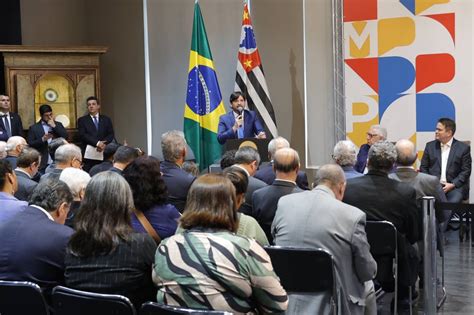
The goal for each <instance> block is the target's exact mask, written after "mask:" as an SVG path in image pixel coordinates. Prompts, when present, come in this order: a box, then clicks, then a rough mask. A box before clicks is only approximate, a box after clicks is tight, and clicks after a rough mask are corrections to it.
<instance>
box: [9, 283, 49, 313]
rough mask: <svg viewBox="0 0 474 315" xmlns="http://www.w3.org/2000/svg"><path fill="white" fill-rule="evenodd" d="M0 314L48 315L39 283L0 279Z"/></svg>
mask: <svg viewBox="0 0 474 315" xmlns="http://www.w3.org/2000/svg"><path fill="white" fill-rule="evenodd" d="M0 314H1V315H16V314H31V315H48V314H49V308H48V305H47V304H46V301H45V299H44V296H43V294H42V293H41V288H40V287H39V285H37V284H35V283H32V282H26V281H0Z"/></svg>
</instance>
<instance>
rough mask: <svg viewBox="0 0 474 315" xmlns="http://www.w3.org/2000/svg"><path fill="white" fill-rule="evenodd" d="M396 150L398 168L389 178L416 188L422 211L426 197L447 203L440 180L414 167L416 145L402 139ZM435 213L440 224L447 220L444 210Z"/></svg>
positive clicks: (418, 202)
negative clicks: (422, 203) (422, 201)
mask: <svg viewBox="0 0 474 315" xmlns="http://www.w3.org/2000/svg"><path fill="white" fill-rule="evenodd" d="M395 148H396V149H397V168H396V170H395V172H394V173H391V174H390V175H389V176H388V177H390V178H392V179H395V180H398V181H400V182H404V183H407V184H408V185H410V186H412V187H413V188H415V191H416V200H417V204H418V207H419V208H420V209H421V199H422V198H423V197H424V196H433V197H435V199H436V202H447V200H446V195H445V194H444V192H443V188H442V186H441V183H440V182H439V179H438V178H437V177H436V176H432V175H429V174H425V173H419V172H417V171H416V170H415V168H414V167H413V165H414V163H415V162H416V159H417V153H416V147H415V144H414V143H413V142H411V141H410V140H407V139H402V140H399V141H398V142H397V144H396V145H395ZM435 212H436V219H437V220H438V222H439V223H441V222H444V221H445V220H447V218H445V217H444V212H443V210H442V209H439V208H438V209H435ZM420 214H421V212H420ZM420 222H421V219H420Z"/></svg>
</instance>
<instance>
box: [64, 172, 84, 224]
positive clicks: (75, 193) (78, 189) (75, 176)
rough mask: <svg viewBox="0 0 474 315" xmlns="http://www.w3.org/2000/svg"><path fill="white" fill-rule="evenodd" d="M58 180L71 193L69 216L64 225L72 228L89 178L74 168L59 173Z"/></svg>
mask: <svg viewBox="0 0 474 315" xmlns="http://www.w3.org/2000/svg"><path fill="white" fill-rule="evenodd" d="M59 180H61V181H63V182H65V183H66V184H67V186H68V187H69V189H70V190H71V193H72V197H73V201H72V203H71V207H70V208H69V214H68V216H67V219H66V223H65V225H67V226H69V227H71V228H74V219H75V216H76V213H77V211H78V210H79V207H80V205H81V201H82V199H84V194H85V191H86V187H87V184H89V181H90V180H91V177H90V175H89V174H87V173H86V172H85V171H83V170H80V169H78V168H74V167H68V168H65V169H64V170H63V171H62V172H61V175H59Z"/></svg>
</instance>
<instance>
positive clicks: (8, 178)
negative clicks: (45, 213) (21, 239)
mask: <svg viewBox="0 0 474 315" xmlns="http://www.w3.org/2000/svg"><path fill="white" fill-rule="evenodd" d="M17 187H18V184H17V176H16V175H15V172H14V171H13V170H12V167H11V165H10V162H8V161H7V160H0V189H1V190H0V225H1V224H3V223H5V222H7V221H8V220H10V219H11V218H12V217H14V216H15V215H16V214H17V213H19V212H20V211H22V210H24V209H25V208H26V207H27V206H28V203H27V202H25V201H21V200H18V199H17V198H15V197H14V196H13V195H14V194H15V191H16V190H17Z"/></svg>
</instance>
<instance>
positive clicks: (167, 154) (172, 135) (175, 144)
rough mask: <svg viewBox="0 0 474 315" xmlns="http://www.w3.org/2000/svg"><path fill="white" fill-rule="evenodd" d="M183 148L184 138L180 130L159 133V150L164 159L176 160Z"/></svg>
mask: <svg viewBox="0 0 474 315" xmlns="http://www.w3.org/2000/svg"><path fill="white" fill-rule="evenodd" d="M185 149H186V139H185V138H184V133H183V132H182V131H179V130H171V131H167V132H165V133H164V134H162V135H161V151H162V152H163V158H164V159H165V161H170V162H176V161H177V160H179V159H180V158H181V156H182V153H183V150H185Z"/></svg>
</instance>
